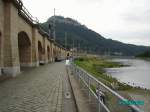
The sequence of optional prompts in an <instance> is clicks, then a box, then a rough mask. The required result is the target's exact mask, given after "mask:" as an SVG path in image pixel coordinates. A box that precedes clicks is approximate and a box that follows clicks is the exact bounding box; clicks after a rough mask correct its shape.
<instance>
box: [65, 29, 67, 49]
mask: <svg viewBox="0 0 150 112" xmlns="http://www.w3.org/2000/svg"><path fill="white" fill-rule="evenodd" d="M65 48H66V49H67V32H65Z"/></svg>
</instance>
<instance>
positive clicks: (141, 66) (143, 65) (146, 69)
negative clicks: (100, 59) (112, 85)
mask: <svg viewBox="0 0 150 112" xmlns="http://www.w3.org/2000/svg"><path fill="white" fill-rule="evenodd" d="M112 61H115V62H121V63H123V64H125V65H129V66H126V67H121V68H107V69H106V72H107V73H108V74H110V75H111V76H112V77H115V78H117V79H118V80H119V81H121V82H124V83H127V84H129V85H132V86H137V87H138V86H139V87H143V88H147V89H150V61H145V60H140V59H113V60H112Z"/></svg>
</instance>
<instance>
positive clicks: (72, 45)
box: [72, 39, 75, 56]
mask: <svg viewBox="0 0 150 112" xmlns="http://www.w3.org/2000/svg"><path fill="white" fill-rule="evenodd" d="M74 51H75V49H74V39H73V43H72V53H73V56H74Z"/></svg>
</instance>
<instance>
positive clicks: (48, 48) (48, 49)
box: [47, 46, 50, 61]
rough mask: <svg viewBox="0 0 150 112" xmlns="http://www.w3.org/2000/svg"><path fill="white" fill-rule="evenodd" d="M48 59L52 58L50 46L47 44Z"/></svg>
mask: <svg viewBox="0 0 150 112" xmlns="http://www.w3.org/2000/svg"><path fill="white" fill-rule="evenodd" d="M47 59H48V61H49V60H50V47H49V46H47Z"/></svg>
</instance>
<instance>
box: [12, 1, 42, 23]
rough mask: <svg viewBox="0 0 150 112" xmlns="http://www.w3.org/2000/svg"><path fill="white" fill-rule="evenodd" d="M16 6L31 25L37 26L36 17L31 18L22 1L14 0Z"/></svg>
mask: <svg viewBox="0 0 150 112" xmlns="http://www.w3.org/2000/svg"><path fill="white" fill-rule="evenodd" d="M15 2H16V3H17V5H18V6H19V9H18V10H19V11H20V12H22V13H23V14H24V16H26V17H27V19H29V20H30V21H31V22H32V23H33V24H39V20H38V18H37V17H33V16H32V15H31V13H30V12H29V11H28V10H27V9H26V7H25V6H24V5H23V2H22V0H15Z"/></svg>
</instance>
